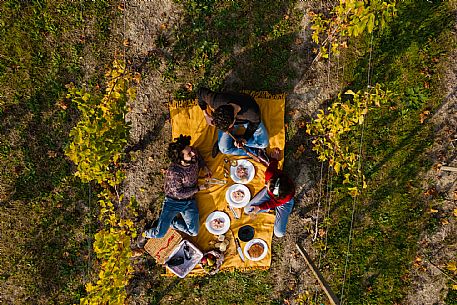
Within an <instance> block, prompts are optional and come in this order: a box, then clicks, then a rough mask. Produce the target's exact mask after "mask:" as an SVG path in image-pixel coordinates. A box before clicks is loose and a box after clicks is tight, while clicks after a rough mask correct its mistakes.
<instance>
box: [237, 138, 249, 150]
mask: <svg viewBox="0 0 457 305" xmlns="http://www.w3.org/2000/svg"><path fill="white" fill-rule="evenodd" d="M247 142H248V141H246V139H239V140H236V141H235V147H236V148H242V147H244V145H246V143H247Z"/></svg>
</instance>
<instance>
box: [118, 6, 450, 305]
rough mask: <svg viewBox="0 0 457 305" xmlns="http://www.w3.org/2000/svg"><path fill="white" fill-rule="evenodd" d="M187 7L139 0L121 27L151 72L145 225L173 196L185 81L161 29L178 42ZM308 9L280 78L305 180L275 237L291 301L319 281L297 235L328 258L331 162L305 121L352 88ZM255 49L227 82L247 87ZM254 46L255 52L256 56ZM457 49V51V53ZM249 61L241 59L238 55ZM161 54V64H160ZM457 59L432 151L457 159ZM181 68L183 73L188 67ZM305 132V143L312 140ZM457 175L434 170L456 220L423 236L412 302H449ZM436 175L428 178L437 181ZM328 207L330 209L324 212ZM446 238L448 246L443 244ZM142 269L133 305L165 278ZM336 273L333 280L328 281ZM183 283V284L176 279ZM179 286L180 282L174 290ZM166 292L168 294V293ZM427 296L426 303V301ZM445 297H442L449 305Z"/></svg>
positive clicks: (133, 170) (138, 165)
mask: <svg viewBox="0 0 457 305" xmlns="http://www.w3.org/2000/svg"><path fill="white" fill-rule="evenodd" d="M318 5H320V4H317V3H315V2H313V1H307V2H305V1H303V2H302V1H300V2H297V3H296V4H295V6H294V7H293V8H289V10H290V11H293V10H298V11H302V12H306V11H307V10H308V9H309V8H310V7H317V6H318ZM180 16H181V10H180V8H179V6H177V5H176V4H175V3H173V2H172V1H165V0H157V1H139V0H137V1H129V2H128V3H127V4H126V7H125V8H124V18H123V19H121V20H119V22H118V24H117V29H118V31H119V32H121V33H122V35H123V39H124V41H127V42H128V43H127V44H128V46H129V47H128V49H127V55H128V56H127V57H128V58H131V60H132V62H133V65H134V66H135V67H137V68H138V69H139V70H140V71H142V72H143V75H144V77H143V79H142V82H141V84H140V87H139V88H138V94H137V98H136V100H135V102H134V103H132V105H130V106H131V111H130V112H129V114H128V116H127V121H128V122H130V123H131V125H132V129H131V133H130V144H129V148H128V151H129V153H130V156H131V162H130V163H129V167H128V170H127V179H126V182H125V190H124V191H125V195H126V198H129V197H130V196H135V197H136V199H137V201H138V204H139V212H140V216H139V219H138V222H137V225H138V229H139V231H140V230H141V228H142V227H143V226H144V225H145V224H146V222H148V221H151V220H153V219H154V218H156V217H157V216H158V214H159V212H160V209H161V205H162V200H163V169H165V168H166V167H167V166H168V162H167V160H166V158H165V155H166V148H167V145H168V143H169V142H170V140H171V125H170V122H169V114H168V108H167V106H166V105H165V102H167V101H169V100H170V99H171V93H172V92H175V91H176V90H177V89H178V87H182V85H183V84H177V83H173V82H168V81H166V80H164V72H165V71H166V69H167V67H166V66H165V61H164V60H162V59H163V58H167V56H170V55H171V54H170V53H169V52H170V49H169V48H167V47H163V46H158V45H157V42H158V41H160V39H161V38H160V37H165V38H166V40H167V41H168V43H172V41H173V31H174V29H176V28H177V26H178V25H179V22H180V21H181V17H180ZM308 22H309V20H308V17H307V15H306V14H304V15H303V17H302V19H301V29H302V30H301V31H300V32H298V33H294V35H295V39H294V44H293V45H292V46H291V50H290V56H289V57H288V63H287V64H288V68H289V69H290V70H291V71H293V73H292V74H291V75H293V77H291V78H287V79H286V78H282V79H281V80H280V81H281V83H280V84H278V86H279V87H280V86H282V85H284V86H286V87H289V88H291V89H290V90H289V91H288V92H286V93H287V98H286V123H287V147H286V162H285V170H286V171H288V172H289V173H290V175H291V176H292V177H293V178H294V180H295V181H296V183H297V186H298V192H297V196H296V206H295V208H294V212H293V214H292V215H291V218H290V221H289V224H288V229H287V234H286V236H285V237H284V238H282V239H276V238H275V239H274V240H273V261H272V267H271V277H272V279H274V282H275V283H278V284H277V285H275V286H274V295H275V297H276V298H277V299H284V300H287V301H288V302H290V304H296V303H297V302H298V301H296V300H297V298H298V297H299V296H300V295H301V294H303V293H305V292H306V291H314V290H315V289H318V285H317V283H316V281H315V279H314V277H313V276H312V274H311V273H310V270H308V269H307V268H305V267H304V266H305V263H304V261H303V259H302V257H301V256H300V255H299V254H298V252H297V251H295V243H299V244H301V245H302V246H303V247H304V248H305V249H307V250H308V251H309V254H310V255H311V257H312V258H313V259H315V261H316V262H317V263H316V264H318V262H319V257H318V255H317V254H316V251H315V250H313V247H312V242H311V238H310V236H312V235H313V234H314V226H315V220H316V219H315V218H316V217H315V214H316V210H317V207H318V202H319V199H320V197H321V190H320V189H319V187H320V185H319V184H318V183H317V182H318V181H319V180H320V179H321V178H322V177H321V165H320V164H319V163H317V162H316V159H315V156H314V155H313V153H312V152H311V151H310V147H311V145H310V143H309V141H308V140H306V135H305V134H304V131H303V128H300V127H299V126H300V124H302V123H303V122H305V121H307V120H309V118H310V117H312V116H314V114H315V113H316V111H317V110H318V109H319V108H321V107H322V105H323V104H325V102H326V101H327V100H329V99H330V98H331V97H332V96H334V95H335V94H336V93H337V92H339V91H340V90H341V88H342V87H343V83H342V80H341V79H340V78H342V74H343V71H342V69H343V68H342V66H340V64H339V61H337V60H336V59H332V58H331V59H330V64H329V65H328V64H326V63H325V64H324V63H321V62H313V59H314V55H313V53H312V52H311V47H310V43H309V33H308ZM248 53H249V50H247V49H246V48H244V47H243V46H236V47H235V48H234V52H233V54H234V57H235V58H236V59H237V61H236V64H235V65H234V66H233V67H232V69H231V70H230V71H228V73H227V75H226V78H225V81H224V84H223V88H224V89H227V90H230V89H234V90H237V89H252V88H246V86H247V85H249V82H248V83H246V82H245V79H246V75H245V74H243V69H244V68H245V67H246V60H247V58H248V57H247V56H248V55H249V54H248ZM246 54H248V55H246ZM456 55H457V54H456ZM238 59H239V60H238ZM151 62H153V66H154V67H153V68H151ZM456 70H457V68H456V66H455V62H454V65H453V66H452V68H450V69H449V73H448V81H447V84H448V87H447V88H446V90H447V91H448V93H449V94H448V95H447V98H446V100H445V101H444V102H443V105H442V107H441V108H440V109H439V111H437V113H436V114H435V115H434V117H433V120H434V122H435V124H436V126H437V127H436V130H437V132H436V134H437V136H436V141H435V144H434V146H433V147H432V149H431V150H430V156H431V157H430V158H431V159H432V160H433V162H434V163H438V162H439V163H442V164H446V165H450V166H457V164H456V163H455V162H456V149H455V145H457V141H456V140H457V135H456V133H455V130H457V118H456V112H457V108H456V95H457V94H456V88H455V86H454V85H453V84H455V83H457V80H456ZM178 72H179V71H178ZM304 139H305V141H304ZM303 144H304V145H305V147H304V149H305V150H304V151H305V152H304V153H303V154H302V155H301V156H300V155H297V154H296V150H297V148H299V147H300V145H303ZM455 175H456V174H455V173H444V172H437V171H431V172H429V173H428V174H427V178H428V179H430V180H431V181H433V183H432V184H433V185H434V186H435V187H436V189H437V192H438V193H439V194H440V195H441V196H443V198H444V199H443V201H442V202H443V203H442V205H441V206H440V208H439V215H440V216H439V217H440V219H442V218H445V217H447V218H448V219H449V223H448V224H446V225H440V226H439V228H438V229H436V230H435V231H434V233H433V234H431V235H430V234H424V236H423V238H422V239H421V241H420V247H419V248H420V249H421V250H420V251H419V253H418V256H420V257H423V258H424V260H423V262H422V263H420V266H422V267H424V268H418V267H417V266H413V267H412V269H411V273H410V279H411V282H412V283H413V285H412V287H411V293H410V294H409V296H408V297H407V299H406V301H407V302H408V304H444V303H442V302H443V301H442V300H443V298H444V296H445V295H446V292H447V286H446V285H447V280H446V278H445V277H444V276H443V275H442V274H441V272H440V271H439V270H438V269H437V268H436V267H434V266H433V265H432V264H431V263H429V262H427V261H426V260H425V257H427V259H429V260H430V261H431V262H432V263H433V264H436V265H437V266H443V265H445V264H446V262H449V261H450V260H451V259H452V257H454V258H455V253H456V252H455V251H456V240H455V238H456V237H455V232H456V222H455V217H454V218H452V217H448V216H446V215H450V214H449V213H451V212H452V209H453V208H455V202H456V201H455V198H454V197H452V196H454V191H455V189H456V182H455V181H456V179H455ZM428 179H427V180H428ZM321 213H322V211H321ZM442 245H444V246H445V250H443V247H441V246H442ZM135 268H136V273H135V276H134V279H133V280H132V282H131V283H130V285H129V293H130V296H131V297H130V300H129V302H130V303H132V304H147V303H149V302H148V300H147V298H145V296H147V293H148V290H149V289H152V288H153V287H154V282H158V281H160V280H161V279H159V277H160V272H161V269H160V268H155V264H154V263H153V261H152V259H151V258H150V257H142V258H140V259H138V260H137V264H136V267H135ZM328 280H329V281H331V279H328ZM175 285H176V284H175ZM173 287H174V286H172V287H171V288H170V289H172V288H173ZM164 294H166V292H164ZM420 302H422V303H420ZM440 302H441V303H440Z"/></svg>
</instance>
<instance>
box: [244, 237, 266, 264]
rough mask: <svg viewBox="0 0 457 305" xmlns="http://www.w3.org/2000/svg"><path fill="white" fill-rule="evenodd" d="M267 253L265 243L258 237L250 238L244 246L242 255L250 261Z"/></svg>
mask: <svg viewBox="0 0 457 305" xmlns="http://www.w3.org/2000/svg"><path fill="white" fill-rule="evenodd" d="M267 253H268V245H267V243H266V242H265V241H264V240H263V239H260V238H254V239H251V240H250V241H248V242H247V243H246V245H245V246H244V256H245V257H246V258H247V259H249V260H251V261H254V262H255V261H260V260H261V259H263V258H265V256H266V255H267Z"/></svg>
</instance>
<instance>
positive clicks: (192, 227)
mask: <svg viewBox="0 0 457 305" xmlns="http://www.w3.org/2000/svg"><path fill="white" fill-rule="evenodd" d="M179 213H180V214H181V216H182V218H181V217H178V214H179ZM199 226H200V222H199V214H198V208H197V203H196V201H195V199H189V200H175V199H172V198H170V197H165V200H164V203H163V208H162V212H161V213H160V217H159V220H158V222H157V226H156V227H154V228H152V229H149V230H146V231H145V234H146V237H147V238H161V237H163V236H164V235H165V234H166V233H167V231H168V229H169V228H170V227H172V228H173V229H176V230H178V231H181V232H184V233H186V234H188V235H190V236H196V235H197V234H198V229H199Z"/></svg>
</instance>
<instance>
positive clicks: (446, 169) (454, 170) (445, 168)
mask: <svg viewBox="0 0 457 305" xmlns="http://www.w3.org/2000/svg"><path fill="white" fill-rule="evenodd" d="M440 170H442V171H449V172H457V167H451V166H441V167H440Z"/></svg>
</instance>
